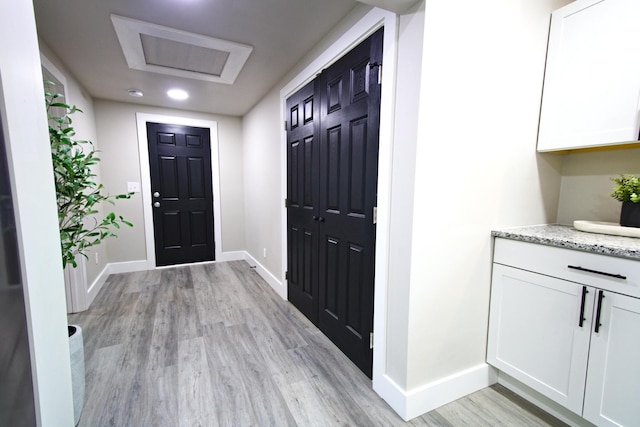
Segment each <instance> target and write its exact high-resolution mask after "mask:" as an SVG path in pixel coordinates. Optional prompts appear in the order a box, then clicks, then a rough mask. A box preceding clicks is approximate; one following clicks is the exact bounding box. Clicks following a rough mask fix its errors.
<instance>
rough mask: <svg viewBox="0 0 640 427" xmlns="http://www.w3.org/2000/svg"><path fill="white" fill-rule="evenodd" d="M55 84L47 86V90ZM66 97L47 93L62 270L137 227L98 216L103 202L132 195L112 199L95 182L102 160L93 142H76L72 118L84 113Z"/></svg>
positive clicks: (111, 215)
mask: <svg viewBox="0 0 640 427" xmlns="http://www.w3.org/2000/svg"><path fill="white" fill-rule="evenodd" d="M51 85H52V83H50V82H46V86H47V87H51ZM61 98H63V95H61V94H59V93H52V92H50V91H49V90H46V91H45V101H46V106H47V116H48V118H49V140H50V143H51V159H52V162H53V174H54V179H55V187H56V198H57V202H58V225H59V227H60V245H61V248H62V266H63V267H65V266H67V265H68V264H70V265H72V266H73V267H77V263H76V255H78V254H80V255H82V256H84V257H85V258H88V257H87V254H86V250H87V249H88V248H90V247H92V246H96V245H99V244H100V243H101V242H102V241H103V240H104V239H106V238H108V237H117V236H116V234H114V231H113V230H114V229H119V228H120V227H121V225H126V226H129V227H132V226H133V224H131V223H130V222H128V221H126V220H125V219H124V218H123V217H122V216H117V215H116V214H114V213H113V212H110V213H108V214H107V215H106V216H105V217H104V218H103V219H102V220H101V221H99V220H98V219H96V217H95V215H97V214H98V213H99V211H98V205H99V204H100V203H102V202H107V203H111V204H114V202H113V200H114V199H128V198H130V197H131V194H132V193H128V194H118V195H116V196H109V195H106V194H104V193H103V186H102V184H97V183H96V182H95V176H96V175H95V174H94V173H93V171H92V168H93V167H95V166H96V165H97V164H98V162H100V158H99V157H97V151H96V149H95V147H94V145H93V143H92V142H91V141H84V140H74V139H73V137H74V136H75V130H74V129H73V127H72V126H71V123H72V120H71V117H70V116H71V114H74V113H76V112H82V110H80V109H79V108H77V107H76V106H75V105H74V106H70V105H67V104H65V103H64V102H62V100H61Z"/></svg>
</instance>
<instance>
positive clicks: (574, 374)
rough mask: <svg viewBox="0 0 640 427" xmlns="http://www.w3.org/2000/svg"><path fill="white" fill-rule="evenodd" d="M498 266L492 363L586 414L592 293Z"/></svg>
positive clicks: (493, 302) (491, 334)
mask: <svg viewBox="0 0 640 427" xmlns="http://www.w3.org/2000/svg"><path fill="white" fill-rule="evenodd" d="M582 292H583V286H581V285H578V284H576V283H571V282H567V281H564V280H559V279H556V278H553V277H549V276H544V275H541V274H535V273H531V272H529V271H524V270H520V269H516V268H511V267H507V266H503V265H499V264H494V269H493V280H492V294H491V318H490V325H489V343H488V353H487V360H488V362H489V363H490V364H491V365H493V366H495V367H496V368H498V369H500V370H502V371H504V372H506V373H507V374H509V375H511V376H512V377H514V378H515V379H517V380H519V381H521V382H523V383H524V384H526V385H528V386H529V387H531V388H533V389H534V390H537V391H539V392H540V393H543V394H544V395H545V396H547V397H549V398H551V399H552V400H554V401H556V402H558V403H560V404H561V405H563V406H565V407H567V408H568V409H570V410H572V411H574V412H575V413H577V414H581V413H582V402H583V390H584V385H585V372H586V369H587V360H588V352H589V334H590V331H589V325H590V324H591V317H592V311H593V294H594V292H593V289H590V292H589V293H587V294H586V295H585V304H584V310H583V311H584V318H586V320H585V321H584V322H583V326H582V327H580V326H579V320H580V313H581V308H582V304H581V302H582Z"/></svg>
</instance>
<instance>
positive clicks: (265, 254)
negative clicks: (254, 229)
mask: <svg viewBox="0 0 640 427" xmlns="http://www.w3.org/2000/svg"><path fill="white" fill-rule="evenodd" d="M262 257H263V258H266V257H267V248H263V249H262Z"/></svg>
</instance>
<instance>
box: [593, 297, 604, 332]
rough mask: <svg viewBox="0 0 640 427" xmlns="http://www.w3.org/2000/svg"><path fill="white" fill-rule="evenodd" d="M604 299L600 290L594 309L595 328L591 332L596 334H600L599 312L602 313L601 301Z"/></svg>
mask: <svg viewBox="0 0 640 427" xmlns="http://www.w3.org/2000/svg"><path fill="white" fill-rule="evenodd" d="M603 298H604V292H603V291H602V290H600V291H598V308H597V309H596V322H595V323H596V326H595V328H593V332H595V333H596V334H597V333H598V332H600V326H602V324H600V312H601V311H602V299H603Z"/></svg>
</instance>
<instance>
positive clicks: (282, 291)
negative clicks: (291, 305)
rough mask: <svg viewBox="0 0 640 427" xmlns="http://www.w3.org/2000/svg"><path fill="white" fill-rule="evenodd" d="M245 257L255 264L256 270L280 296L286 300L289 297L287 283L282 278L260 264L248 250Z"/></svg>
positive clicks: (251, 263)
mask: <svg viewBox="0 0 640 427" xmlns="http://www.w3.org/2000/svg"><path fill="white" fill-rule="evenodd" d="M245 259H246V260H247V262H248V263H249V264H250V265H251V266H252V267H253V266H255V268H256V272H257V273H258V274H259V275H260V276H261V277H262V278H263V279H264V280H265V281H266V282H267V283H268V284H269V286H271V287H272V288H273V290H274V291H276V293H277V294H278V295H280V298H282V299H284V300H286V299H287V286H286V284H284V283H282V281H281V280H279V279H278V278H277V277H276V276H274V275H273V274H271V272H270V271H269V270H267V269H266V268H264V266H263V265H262V264H260V263H259V262H258V260H256V259H255V258H254V257H252V256H251V254H249V253H248V252H245Z"/></svg>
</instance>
